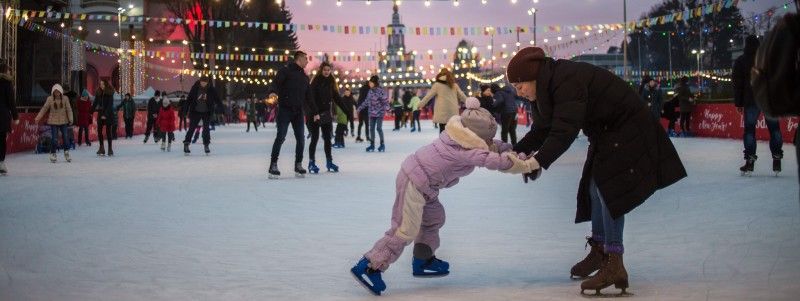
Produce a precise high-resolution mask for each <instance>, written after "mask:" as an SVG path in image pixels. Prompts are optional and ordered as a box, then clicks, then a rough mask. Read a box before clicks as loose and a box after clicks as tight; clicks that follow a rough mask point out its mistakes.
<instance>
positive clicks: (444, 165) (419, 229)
mask: <svg viewBox="0 0 800 301" xmlns="http://www.w3.org/2000/svg"><path fill="white" fill-rule="evenodd" d="M466 103H467V109H466V110H464V112H463V113H461V115H460V116H459V115H456V116H453V117H452V118H450V121H448V123H447V127H446V130H445V131H444V132H443V133H442V134H440V135H439V138H438V139H436V140H434V141H433V143H431V144H428V145H426V146H423V147H421V148H420V149H418V150H417V151H416V152H414V153H413V154H411V155H410V156H408V157H407V158H406V159H405V161H403V163H402V165H401V167H400V172H398V173H397V179H396V181H395V183H396V185H395V187H396V196H395V203H394V206H393V207H392V223H391V224H392V226H391V228H390V229H389V230H388V231H386V233H385V235H384V236H383V237H382V238H381V239H380V240H378V241H377V242H376V243H375V245H374V246H373V247H372V249H371V250H369V251H368V252H367V253H366V254H364V257H363V258H361V260H360V261H359V262H358V263H357V264H356V265H355V266H354V267H353V268H352V269H351V270H350V271H351V273H353V276H355V277H356V279H357V280H359V281H360V282H361V283H362V284H363V285H364V286H365V287H366V288H367V289H369V290H370V291H371V292H372V293H373V294H375V295H380V294H381V292H382V291H384V290H386V284H385V283H384V282H383V280H382V278H381V273H383V272H385V271H386V269H388V268H389V265H390V264H392V263H393V262H395V261H396V260H397V259H398V258H399V257H400V255H401V254H402V252H403V249H404V248H405V247H406V246H407V245H408V244H410V243H411V242H412V241H413V242H414V251H413V257H414V258H413V261H412V265H411V267H412V271H413V273H412V274H413V276H415V277H437V276H438V277H441V276H446V275H447V274H449V273H450V270H449V269H450V265H449V263H448V262H447V261H444V260H441V259H439V258H436V256H435V252H436V249H438V248H439V229H440V228H441V227H442V226H443V225H444V222H445V214H444V207H443V206H442V203H440V202H439V198H438V196H439V190H441V189H444V188H449V187H452V186H453V185H455V184H456V183H458V179H459V178H461V177H464V176H467V175H469V174H470V173H472V171H474V170H475V167H485V168H487V169H490V170H500V171H503V172H506V173H512V174H522V173H529V172H532V171H533V170H534V169H533V168H532V167H533V166H532V165H531V163H532V162H533V160H530V161H528V162H526V161H522V160H521V159H520V158H519V155H518V154H516V153H514V152H510V150H511V145H510V144H508V143H504V142H501V141H498V140H493V139H492V137H494V135H495V133H496V132H497V124H496V123H495V121H494V116H492V114H491V113H489V111H486V110H485V109H482V108H481V107H480V101H479V100H478V99H476V98H474V97H471V98H469V99H468V100H467V101H466ZM365 277H366V279H365Z"/></svg>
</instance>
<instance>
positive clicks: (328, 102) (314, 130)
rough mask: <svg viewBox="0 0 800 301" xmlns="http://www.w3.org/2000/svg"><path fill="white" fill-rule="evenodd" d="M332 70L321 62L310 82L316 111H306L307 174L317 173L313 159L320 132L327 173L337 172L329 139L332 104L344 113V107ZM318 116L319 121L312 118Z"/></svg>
mask: <svg viewBox="0 0 800 301" xmlns="http://www.w3.org/2000/svg"><path fill="white" fill-rule="evenodd" d="M331 72H333V68H332V66H331V64H330V63H328V62H323V63H322V64H320V66H319V70H318V71H317V75H316V76H314V79H312V80H311V91H312V93H313V95H314V104H315V107H316V111H314V110H308V111H306V112H305V113H306V127H307V128H308V133H309V134H311V142H310V143H309V144H308V172H310V173H319V167H317V165H316V162H315V159H316V152H317V142H319V132H320V130H322V143H323V147H324V149H325V159H326V160H327V161H326V164H325V167H326V168H327V169H328V171H332V172H338V171H339V166H337V165H336V164H333V155H332V153H331V147H332V145H331V138H332V137H333V116H334V115H335V113H334V111H333V104H334V103H335V104H336V105H337V106H339V108H341V109H342V110H343V111H345V112H346V106H345V105H344V104H342V97H341V96H339V89H338V88H337V87H336V79H335V78H334V77H333V74H331ZM315 115H319V120H314V118H313V116H315Z"/></svg>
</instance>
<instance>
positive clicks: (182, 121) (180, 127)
mask: <svg viewBox="0 0 800 301" xmlns="http://www.w3.org/2000/svg"><path fill="white" fill-rule="evenodd" d="M184 128H186V116H183V115H178V130H179V131H183V129H184Z"/></svg>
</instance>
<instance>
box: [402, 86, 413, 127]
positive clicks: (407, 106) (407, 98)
mask: <svg viewBox="0 0 800 301" xmlns="http://www.w3.org/2000/svg"><path fill="white" fill-rule="evenodd" d="M412 97H414V94H412V93H411V90H406V92H405V93H404V94H403V128H406V127H408V122H409V121H410V120H411V98H412Z"/></svg>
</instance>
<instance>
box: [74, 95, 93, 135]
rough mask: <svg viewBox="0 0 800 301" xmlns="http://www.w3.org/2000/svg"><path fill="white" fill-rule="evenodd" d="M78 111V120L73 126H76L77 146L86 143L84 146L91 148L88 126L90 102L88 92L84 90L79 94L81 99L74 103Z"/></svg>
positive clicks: (89, 123) (90, 110) (90, 109)
mask: <svg viewBox="0 0 800 301" xmlns="http://www.w3.org/2000/svg"><path fill="white" fill-rule="evenodd" d="M75 107H76V109H77V111H78V116H77V117H78V118H77V119H76V120H75V125H77V126H78V145H81V144H82V143H83V141H86V146H91V145H92V143H91V142H89V126H90V125H91V124H92V113H93V112H92V102H91V101H89V92H87V91H86V90H84V91H83V93H81V98H80V100H78V101H77V102H76V103H75Z"/></svg>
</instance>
